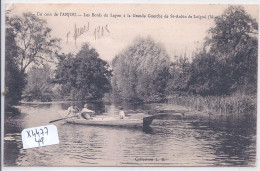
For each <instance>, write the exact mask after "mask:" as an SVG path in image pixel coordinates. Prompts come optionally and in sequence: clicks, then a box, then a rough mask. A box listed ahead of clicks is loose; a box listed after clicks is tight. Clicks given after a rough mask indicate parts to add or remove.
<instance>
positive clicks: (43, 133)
mask: <svg viewBox="0 0 260 171" xmlns="http://www.w3.org/2000/svg"><path fill="white" fill-rule="evenodd" d="M22 140H23V147H24V149H27V148H33V147H40V146H46V145H52V144H58V143H59V138H58V132H57V128H56V126H54V125H48V126H42V127H35V128H28V129H24V130H23V131H22Z"/></svg>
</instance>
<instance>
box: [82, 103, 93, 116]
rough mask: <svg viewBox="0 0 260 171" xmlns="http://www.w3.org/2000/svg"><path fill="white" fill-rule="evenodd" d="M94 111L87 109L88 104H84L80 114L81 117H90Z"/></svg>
mask: <svg viewBox="0 0 260 171" xmlns="http://www.w3.org/2000/svg"><path fill="white" fill-rule="evenodd" d="M94 113H95V112H94V111H93V110H89V109H88V105H87V104H85V105H84V108H83V109H82V110H81V116H82V118H84V119H91V117H92V115H93V114H94Z"/></svg>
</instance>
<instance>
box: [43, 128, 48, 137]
mask: <svg viewBox="0 0 260 171" xmlns="http://www.w3.org/2000/svg"><path fill="white" fill-rule="evenodd" d="M43 129H46V132H45V133H46V134H47V135H48V128H47V127H44V128H43Z"/></svg>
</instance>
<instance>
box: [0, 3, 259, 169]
mask: <svg viewBox="0 0 260 171" xmlns="http://www.w3.org/2000/svg"><path fill="white" fill-rule="evenodd" d="M12 2H16V3H142V4H153V3H160V4H258V5H260V1H258V0H197V1H195V0H139V1H138V0H124V1H120V0H107V1H106V0H76V1H73V0H54V1H51V0H2V1H1V92H4V74H5V65H4V61H5V60H4V59H5V58H4V55H5V51H4V48H5V41H4V37H5V32H4V31H5V29H4V28H5V27H4V23H5V3H12ZM258 17H260V10H259V16H258ZM258 24H259V23H258ZM258 32H259V26H258ZM259 44H260V39H259V35H258V63H259V62H260V60H259V59H260V58H259V57H260V50H259ZM258 68H259V66H258ZM259 75H260V71H259V69H258V82H257V84H258V91H257V92H258V93H257V97H259V84H260V79H259V78H260V77H259ZM259 104H260V103H259V100H257V115H258V114H259ZM259 119H260V118H259V115H258V117H257V125H258V126H257V137H260V132H259V123H260V120H259ZM3 124H4V97H3V96H2V95H1V170H2V169H3V170H4V171H11V170H16V171H20V170H21V171H30V170H39V171H43V170H46V169H48V170H49V171H56V170H58V171H61V170H62V171H71V170H79V171H82V170H95V171H104V170H115V171H117V170H118V171H119V170H120V171H121V170H126V171H130V170H131V171H132V170H142V171H148V170H149V171H151V170H166V171H168V170H171V171H172V170H180V171H186V170H194V169H196V170H197V169H199V170H202V171H206V170H209V171H212V170H231V169H232V170H237V171H238V170H239V171H244V170H247V171H248V170H250V171H251V170H259V169H260V161H259V152H260V151H259V145H260V143H259V140H258V138H257V157H256V167H3V150H4V149H3V143H4V140H3V138H4V125H3Z"/></svg>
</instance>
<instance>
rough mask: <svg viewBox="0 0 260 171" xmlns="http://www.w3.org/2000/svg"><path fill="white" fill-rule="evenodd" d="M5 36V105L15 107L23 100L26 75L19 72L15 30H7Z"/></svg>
mask: <svg viewBox="0 0 260 171" xmlns="http://www.w3.org/2000/svg"><path fill="white" fill-rule="evenodd" d="M5 36H6V37H5V94H6V96H5V103H6V104H7V105H13V104H17V103H18V102H19V101H20V100H21V97H22V91H23V88H24V86H25V84H26V81H25V74H24V73H21V72H20V71H19V69H18V66H17V63H16V59H15V57H16V56H17V54H18V47H17V46H16V44H15V40H14V38H15V34H14V31H13V29H12V28H6V32H5Z"/></svg>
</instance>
